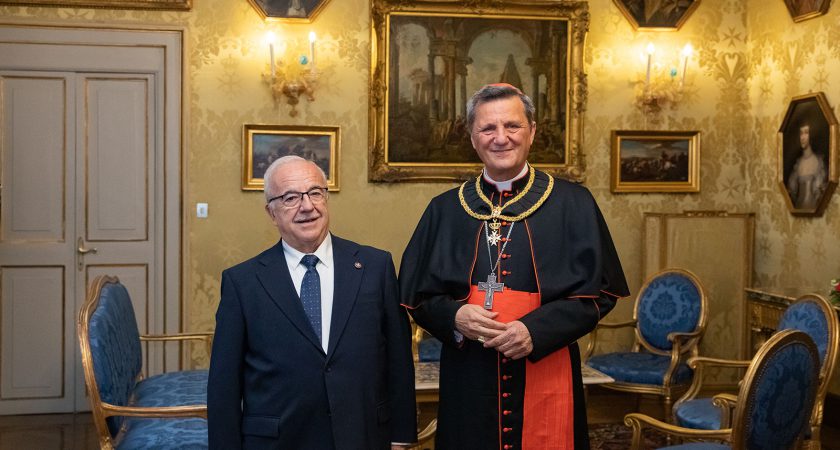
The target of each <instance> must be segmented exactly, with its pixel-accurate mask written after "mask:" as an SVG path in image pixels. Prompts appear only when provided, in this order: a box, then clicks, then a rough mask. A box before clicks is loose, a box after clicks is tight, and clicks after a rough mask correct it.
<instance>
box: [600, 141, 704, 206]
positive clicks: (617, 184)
mask: <svg viewBox="0 0 840 450" xmlns="http://www.w3.org/2000/svg"><path fill="white" fill-rule="evenodd" d="M611 136H612V137H611V142H612V152H611V170H610V189H611V190H612V192H616V193H621V192H700V132H699V131H650V130H613V132H612V135H611Z"/></svg>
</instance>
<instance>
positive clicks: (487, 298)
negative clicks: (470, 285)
mask: <svg viewBox="0 0 840 450" xmlns="http://www.w3.org/2000/svg"><path fill="white" fill-rule="evenodd" d="M478 290H479V291H483V292H485V294H484V309H486V310H488V311H489V310H491V309H493V294H495V293H496V292H502V291H504V290H505V284H504V283H496V274H495V273H491V274H490V275H487V281H486V282H484V281H479V282H478Z"/></svg>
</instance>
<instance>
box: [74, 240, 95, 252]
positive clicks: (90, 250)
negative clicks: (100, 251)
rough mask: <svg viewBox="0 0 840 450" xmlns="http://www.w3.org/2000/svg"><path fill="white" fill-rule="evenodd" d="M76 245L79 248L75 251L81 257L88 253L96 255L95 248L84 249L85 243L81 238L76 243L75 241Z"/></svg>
mask: <svg viewBox="0 0 840 450" xmlns="http://www.w3.org/2000/svg"><path fill="white" fill-rule="evenodd" d="M76 245H78V246H79V248H77V249H76V251H78V252H79V253H81V254H82V255H85V254H88V253H96V247H93V248H85V241H83V240H82V238H81V237H80V238H79V240H78V241H76Z"/></svg>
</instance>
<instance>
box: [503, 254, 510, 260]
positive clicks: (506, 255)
mask: <svg viewBox="0 0 840 450" xmlns="http://www.w3.org/2000/svg"><path fill="white" fill-rule="evenodd" d="M508 258H510V255H508V254H507V253H502V259H508Z"/></svg>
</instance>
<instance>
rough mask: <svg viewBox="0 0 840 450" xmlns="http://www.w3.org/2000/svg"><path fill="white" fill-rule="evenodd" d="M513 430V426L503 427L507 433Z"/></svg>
mask: <svg viewBox="0 0 840 450" xmlns="http://www.w3.org/2000/svg"><path fill="white" fill-rule="evenodd" d="M511 430H513V428H507V427H505V428H502V431H504V432H505V433H510V431H511Z"/></svg>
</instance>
